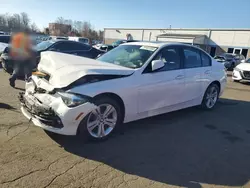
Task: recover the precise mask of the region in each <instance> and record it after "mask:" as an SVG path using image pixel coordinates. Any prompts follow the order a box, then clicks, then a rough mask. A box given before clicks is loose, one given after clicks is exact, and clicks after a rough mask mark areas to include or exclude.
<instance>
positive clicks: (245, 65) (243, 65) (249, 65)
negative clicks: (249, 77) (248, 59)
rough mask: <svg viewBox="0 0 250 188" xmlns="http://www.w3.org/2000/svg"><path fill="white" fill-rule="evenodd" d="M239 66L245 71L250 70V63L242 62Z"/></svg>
mask: <svg viewBox="0 0 250 188" xmlns="http://www.w3.org/2000/svg"><path fill="white" fill-rule="evenodd" d="M237 68H238V69H240V70H244V71H250V63H240V64H239V65H237Z"/></svg>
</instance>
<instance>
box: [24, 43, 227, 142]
mask: <svg viewBox="0 0 250 188" xmlns="http://www.w3.org/2000/svg"><path fill="white" fill-rule="evenodd" d="M38 70H39V72H37V73H36V75H33V76H32V77H31V78H30V80H29V81H28V82H27V83H26V91H25V93H21V94H20V101H21V103H22V108H21V110H22V113H23V114H24V115H25V116H26V117H27V118H28V119H30V120H32V121H33V123H34V124H35V125H37V126H39V127H41V128H43V129H46V130H48V131H51V132H54V133H59V134H64V135H77V134H78V135H83V136H87V137H90V138H93V139H97V140H100V139H104V138H107V137H108V136H110V135H111V133H113V132H114V130H115V129H117V128H118V127H119V126H120V125H121V124H122V123H127V122H130V121H134V120H138V119H142V118H147V117H150V116H155V115H158V114H163V113H167V112H171V111H175V110H179V109H183V108H187V107H191V106H197V105H201V106H202V107H203V108H204V109H212V108H213V107H214V106H215V104H216V102H217V99H218V97H219V96H220V95H221V94H222V92H223V90H224V88H225V85H226V72H225V70H224V66H223V65H222V64H221V63H218V62H217V61H215V60H214V59H213V58H211V57H210V55H208V54H207V53H206V52H204V51H203V50H201V49H199V48H197V47H194V46H190V45H185V44H178V43H177V44H171V43H169V44H166V43H148V42H135V43H125V44H122V45H120V46H118V47H117V48H115V49H113V50H111V51H110V52H107V53H105V54H103V55H102V56H100V57H99V58H98V59H97V60H93V59H87V58H83V57H78V56H73V55H68V54H62V53H58V52H42V55H41V61H40V63H39V65H38ZM194 115H195V114H194Z"/></svg>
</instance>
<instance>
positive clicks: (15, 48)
mask: <svg viewBox="0 0 250 188" xmlns="http://www.w3.org/2000/svg"><path fill="white" fill-rule="evenodd" d="M10 57H11V59H12V60H13V63H14V67H13V73H12V75H11V77H10V78H9V81H10V85H11V86H12V87H15V81H16V79H17V77H18V75H20V72H21V70H23V72H24V75H25V80H27V79H28V78H29V77H30V76H31V73H32V68H31V58H32V42H31V38H30V35H29V31H28V30H25V31H24V32H18V33H16V34H14V35H13V36H12V37H11V48H10Z"/></svg>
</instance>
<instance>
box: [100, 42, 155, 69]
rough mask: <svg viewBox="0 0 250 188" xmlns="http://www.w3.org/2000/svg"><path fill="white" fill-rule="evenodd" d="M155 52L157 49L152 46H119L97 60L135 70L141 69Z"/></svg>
mask: <svg viewBox="0 0 250 188" xmlns="http://www.w3.org/2000/svg"><path fill="white" fill-rule="evenodd" d="M156 50H157V48H156V47H152V46H144V45H121V46H118V47H116V48H114V49H112V50H111V51H109V52H107V53H105V54H103V55H102V56H100V57H99V58H98V59H97V60H99V61H103V62H107V63H112V64H116V65H120V66H123V67H128V68H134V69H136V68H140V67H142V66H143V65H144V63H146V61H147V60H148V59H149V58H150V57H151V55H152V54H153V53H154V52H155V51H156Z"/></svg>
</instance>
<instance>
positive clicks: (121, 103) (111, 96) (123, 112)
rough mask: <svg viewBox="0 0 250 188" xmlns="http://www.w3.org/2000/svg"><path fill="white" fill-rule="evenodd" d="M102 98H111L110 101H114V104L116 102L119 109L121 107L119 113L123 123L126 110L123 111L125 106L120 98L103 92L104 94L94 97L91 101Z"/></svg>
mask: <svg viewBox="0 0 250 188" xmlns="http://www.w3.org/2000/svg"><path fill="white" fill-rule="evenodd" d="M102 97H109V98H111V99H114V100H115V101H116V102H118V104H119V105H120V107H121V111H122V122H123V120H124V117H125V112H126V111H125V110H126V109H125V105H124V102H123V100H122V98H121V97H120V96H119V95H117V94H115V93H111V92H105V93H100V94H98V95H96V96H94V97H93V100H96V99H98V98H102Z"/></svg>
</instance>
